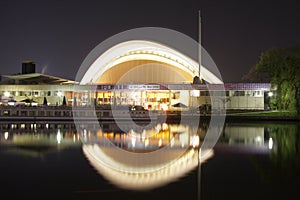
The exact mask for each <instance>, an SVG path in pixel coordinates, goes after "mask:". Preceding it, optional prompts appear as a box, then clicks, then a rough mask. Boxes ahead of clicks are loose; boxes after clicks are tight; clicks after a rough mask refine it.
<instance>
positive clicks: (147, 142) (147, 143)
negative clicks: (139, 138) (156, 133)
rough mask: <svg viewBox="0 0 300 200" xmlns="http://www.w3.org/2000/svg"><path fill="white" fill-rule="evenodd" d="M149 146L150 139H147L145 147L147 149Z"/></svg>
mask: <svg viewBox="0 0 300 200" xmlns="http://www.w3.org/2000/svg"><path fill="white" fill-rule="evenodd" d="M148 145H149V139H148V138H147V139H146V140H145V147H147V146H148Z"/></svg>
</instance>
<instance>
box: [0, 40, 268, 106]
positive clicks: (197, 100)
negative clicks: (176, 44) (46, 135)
mask: <svg viewBox="0 0 300 200" xmlns="http://www.w3.org/2000/svg"><path fill="white" fill-rule="evenodd" d="M26 66H29V67H30V69H29V70H27V69H26ZM200 69H201V73H200V78H201V79H202V80H204V81H205V83H206V84H193V83H192V81H193V78H194V77H195V76H197V75H198V74H199V66H198V63H197V62H196V61H195V60H193V59H191V58H189V57H188V56H186V55H184V54H182V53H180V52H178V51H177V50H175V49H173V48H170V47H168V46H166V45H163V44H159V43H155V42H151V41H145V40H133V41H127V42H122V43H119V44H116V45H115V46H113V47H111V48H109V49H108V50H106V51H105V52H104V53H102V54H101V55H99V56H98V57H97V58H96V59H95V60H94V61H93V62H92V63H91V65H90V66H89V68H88V69H87V70H86V71H85V72H84V73H83V76H82V77H81V79H80V81H78V82H75V81H71V80H67V79H62V78H58V77H53V76H48V75H44V74H39V73H35V69H34V66H33V65H30V63H28V61H26V63H25V64H24V63H23V68H22V72H28V71H29V72H30V73H22V74H18V75H4V76H2V79H1V85H0V95H1V102H2V104H11V105H14V104H17V102H20V101H22V100H24V99H26V98H27V99H28V98H29V99H32V100H33V101H35V102H37V104H43V102H44V99H45V98H44V97H46V98H47V104H48V105H61V104H62V103H63V99H64V98H65V99H66V105H73V104H74V103H76V105H78V106H87V105H91V104H94V105H97V104H100V105H102V104H110V105H138V106H142V107H144V108H145V109H149V110H172V109H178V108H176V107H174V106H173V105H175V104H177V103H182V104H184V105H186V106H187V108H193V107H198V106H199V105H202V104H211V103H212V102H211V96H212V95H213V96H218V93H220V94H221V91H222V90H225V93H223V96H226V97H225V101H226V102H225V105H226V108H227V109H246V110H247V109H248V110H263V109H264V108H265V96H266V95H265V94H266V93H268V92H269V91H270V84H268V83H225V84H224V83H223V82H222V80H221V78H219V77H218V76H217V75H215V74H214V73H213V72H211V71H210V70H208V68H206V67H205V66H201V68H200ZM74 86H75V87H74ZM180 109H182V108H180Z"/></svg>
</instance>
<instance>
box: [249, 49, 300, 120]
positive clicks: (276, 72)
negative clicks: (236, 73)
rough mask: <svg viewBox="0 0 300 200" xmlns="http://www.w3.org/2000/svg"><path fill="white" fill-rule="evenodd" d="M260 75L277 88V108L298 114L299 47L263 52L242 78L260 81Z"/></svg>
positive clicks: (299, 103) (299, 81) (299, 89)
mask: <svg viewBox="0 0 300 200" xmlns="http://www.w3.org/2000/svg"><path fill="white" fill-rule="evenodd" d="M262 77H264V79H265V82H268V81H270V82H271V84H272V87H275V88H276V89H277V90H276V95H275V97H274V98H275V99H276V104H277V107H278V109H280V110H290V111H296V112H297V114H298V115H300V47H293V48H287V49H279V48H277V49H269V50H267V51H265V52H263V53H262V54H261V56H260V60H259V62H258V63H257V64H256V65H255V67H253V68H252V69H251V70H250V71H249V73H248V74H247V75H246V76H245V77H244V80H249V81H251V82H255V81H257V82H262V81H263V80H262V79H263V78H262Z"/></svg>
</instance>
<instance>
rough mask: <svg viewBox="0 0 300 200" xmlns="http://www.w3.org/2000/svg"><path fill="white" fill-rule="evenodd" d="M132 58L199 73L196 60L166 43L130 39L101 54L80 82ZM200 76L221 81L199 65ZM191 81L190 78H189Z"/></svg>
mask: <svg viewBox="0 0 300 200" xmlns="http://www.w3.org/2000/svg"><path fill="white" fill-rule="evenodd" d="M132 60H154V61H159V62H163V63H166V64H170V65H172V66H174V67H176V68H179V69H181V70H184V71H186V72H188V73H189V74H190V75H191V76H192V77H194V76H198V75H199V67H198V66H199V65H198V62H196V61H195V60H193V59H191V58H189V57H188V56H186V55H184V54H183V53H181V52H178V51H176V50H175V49H173V48H170V47H168V46H166V45H163V44H160V43H157V42H151V41H146V40H130V41H125V42H121V43H119V44H116V45H115V46H113V47H111V48H109V49H108V50H107V51H105V52H104V53H103V54H101V55H100V56H99V57H98V58H97V59H96V60H95V61H94V62H93V63H92V64H91V65H90V67H89V68H88V70H87V71H86V72H85V74H84V76H83V78H82V79H81V81H80V83H81V84H93V83H96V81H97V79H98V78H99V77H101V75H103V73H104V72H106V71H107V70H109V69H110V68H112V67H114V66H116V65H118V64H120V63H123V62H126V61H132ZM201 78H202V79H204V80H206V81H207V82H209V83H215V84H222V83H223V81H222V80H221V79H220V78H218V77H217V76H216V75H215V74H213V73H212V72H210V71H209V70H208V69H207V68H206V67H204V66H201ZM190 81H192V80H190Z"/></svg>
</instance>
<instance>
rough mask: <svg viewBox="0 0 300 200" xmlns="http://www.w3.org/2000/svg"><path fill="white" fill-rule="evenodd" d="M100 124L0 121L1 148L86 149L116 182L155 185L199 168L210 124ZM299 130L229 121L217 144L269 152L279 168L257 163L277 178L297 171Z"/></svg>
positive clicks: (35, 153) (26, 152)
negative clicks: (143, 127)
mask: <svg viewBox="0 0 300 200" xmlns="http://www.w3.org/2000/svg"><path fill="white" fill-rule="evenodd" d="M101 128H102V129H101V130H97V131H95V132H91V131H86V130H88V129H85V127H82V132H77V131H76V129H75V126H73V125H72V124H51V123H49V124H44V125H43V126H42V125H39V124H22V123H12V124H0V145H1V146H2V147H5V148H4V149H2V150H1V151H2V153H3V152H4V153H12V154H18V155H21V156H30V157H40V156H43V155H46V154H52V153H55V152H58V151H63V150H64V149H67V148H82V150H83V153H84V155H85V157H86V158H87V160H88V162H89V163H90V165H91V166H93V167H94V168H95V169H96V170H97V172H98V173H99V174H100V175H101V176H103V177H105V178H106V179H107V180H108V181H109V182H111V183H113V184H114V185H116V186H118V187H120V188H125V189H136V190H143V189H151V188H155V187H160V186H163V185H166V184H168V183H171V182H174V181H176V180H178V179H179V178H180V177H183V176H186V175H187V174H188V173H189V172H191V171H193V170H194V169H196V168H197V166H198V165H199V160H198V147H199V145H201V142H202V141H203V138H204V136H205V131H206V130H207V124H201V125H200V126H199V127H191V126H189V125H177V124H157V125H156V126H154V127H152V129H149V130H129V131H128V132H126V133H124V132H122V131H120V130H119V129H118V127H117V126H116V125H115V124H110V123H105V124H101ZM195 129H196V130H197V131H195ZM84 130H85V131H84ZM299 135H300V134H299V124H297V123H295V124H253V123H247V124H238V123H227V124H226V126H225V127H224V131H223V133H222V135H221V137H220V138H219V141H218V144H217V146H218V145H219V146H220V145H221V146H225V147H226V148H234V150H235V151H240V152H242V153H244V154H245V155H248V154H249V153H251V154H255V155H257V154H263V155H267V156H269V158H270V162H271V163H272V165H273V166H274V167H271V168H270V167H269V166H268V167H265V166H264V165H260V164H259V162H258V164H257V165H256V167H257V169H258V170H259V171H258V173H260V174H261V176H263V177H264V180H268V181H274V182H276V180H277V179H278V174H284V176H287V175H288V174H290V175H291V176H292V175H294V171H295V169H299V167H300V164H299V163H300V161H299V158H300V155H299V154H300V153H299V149H300V136H299ZM120 152H122V153H120ZM155 152H159V154H160V156H159V157H158V158H157V156H153V159H152V160H151V159H146V158H144V156H143V155H145V154H149V155H151V154H154V153H155ZM178 152H179V153H178ZM133 154H134V155H135V157H133V158H132V155H133ZM137 157H139V158H137ZM154 158H156V159H154ZM137 159H138V162H136V160H137ZM143 159H144V160H143ZM211 159H214V156H213V152H210V154H208V156H207V157H206V158H205V160H206V162H210V160H211ZM150 161H151V162H150ZM274 174H277V176H275V175H274ZM179 181H180V180H179Z"/></svg>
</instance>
